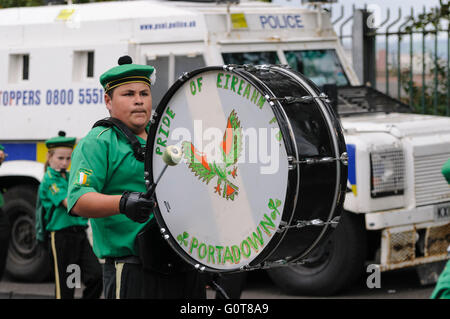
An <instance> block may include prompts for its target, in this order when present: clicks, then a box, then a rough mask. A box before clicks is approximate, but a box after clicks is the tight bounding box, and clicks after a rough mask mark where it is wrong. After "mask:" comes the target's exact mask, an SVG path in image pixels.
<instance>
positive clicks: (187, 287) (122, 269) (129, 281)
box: [103, 258, 206, 299]
mask: <svg viewBox="0 0 450 319" xmlns="http://www.w3.org/2000/svg"><path fill="white" fill-rule="evenodd" d="M103 267H104V268H103V285H104V295H105V298H108V299H206V282H205V277H204V275H203V274H201V273H199V272H197V271H196V270H191V271H186V272H176V273H173V274H169V275H165V274H161V273H157V272H150V271H144V270H143V268H142V265H141V264H138V263H127V262H117V261H114V260H113V259H109V258H107V259H106V262H105V264H104V265H103Z"/></svg>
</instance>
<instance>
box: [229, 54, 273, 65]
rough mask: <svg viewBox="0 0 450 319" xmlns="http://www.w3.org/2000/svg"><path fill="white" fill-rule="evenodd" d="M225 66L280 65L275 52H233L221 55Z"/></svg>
mask: <svg viewBox="0 0 450 319" xmlns="http://www.w3.org/2000/svg"><path fill="white" fill-rule="evenodd" d="M222 57H223V62H224V63H225V64H253V65H258V64H280V60H279V59H278V55H277V53H276V52H263V51H261V52H233V53H222Z"/></svg>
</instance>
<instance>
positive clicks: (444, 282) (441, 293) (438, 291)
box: [431, 261, 450, 299]
mask: <svg viewBox="0 0 450 319" xmlns="http://www.w3.org/2000/svg"><path fill="white" fill-rule="evenodd" d="M431 298H432V299H450V261H448V262H447V264H446V266H445V268H444V270H443V271H442V273H441V275H440V276H439V279H438V282H437V283H436V287H435V288H434V290H433V293H432V294H431Z"/></svg>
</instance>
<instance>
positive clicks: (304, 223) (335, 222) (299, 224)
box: [279, 216, 341, 231]
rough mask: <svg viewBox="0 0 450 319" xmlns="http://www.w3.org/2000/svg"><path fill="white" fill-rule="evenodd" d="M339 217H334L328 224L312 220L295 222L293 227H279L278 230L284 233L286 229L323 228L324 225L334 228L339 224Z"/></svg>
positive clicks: (319, 220)
mask: <svg viewBox="0 0 450 319" xmlns="http://www.w3.org/2000/svg"><path fill="white" fill-rule="evenodd" d="M340 218H341V217H340V216H336V217H334V218H333V219H332V220H330V221H328V222H324V221H323V220H321V219H313V220H297V221H295V223H296V224H294V225H289V226H280V227H279V230H280V231H285V230H287V229H292V228H297V229H298V228H303V227H306V226H325V225H331V227H333V228H336V227H337V225H338V224H339V220H340Z"/></svg>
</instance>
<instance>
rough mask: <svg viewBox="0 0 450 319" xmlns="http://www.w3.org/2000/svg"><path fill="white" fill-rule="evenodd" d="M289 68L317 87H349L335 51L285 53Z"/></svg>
mask: <svg viewBox="0 0 450 319" xmlns="http://www.w3.org/2000/svg"><path fill="white" fill-rule="evenodd" d="M284 53H285V55H286V59H287V62H288V64H289V66H290V67H291V68H292V69H294V70H296V71H298V72H300V73H302V74H303V75H305V76H306V77H307V78H309V79H311V80H312V81H313V82H314V83H315V84H316V85H317V86H323V85H324V84H336V85H337V86H345V85H349V82H348V79H347V76H346V75H345V73H344V70H343V68H342V65H341V63H340V61H339V58H338V56H337V54H336V51H335V50H301V51H285V52H284Z"/></svg>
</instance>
